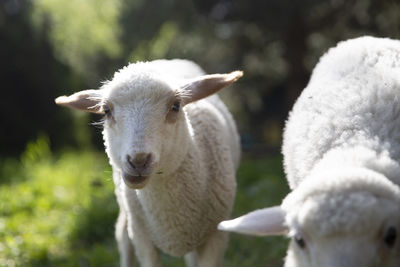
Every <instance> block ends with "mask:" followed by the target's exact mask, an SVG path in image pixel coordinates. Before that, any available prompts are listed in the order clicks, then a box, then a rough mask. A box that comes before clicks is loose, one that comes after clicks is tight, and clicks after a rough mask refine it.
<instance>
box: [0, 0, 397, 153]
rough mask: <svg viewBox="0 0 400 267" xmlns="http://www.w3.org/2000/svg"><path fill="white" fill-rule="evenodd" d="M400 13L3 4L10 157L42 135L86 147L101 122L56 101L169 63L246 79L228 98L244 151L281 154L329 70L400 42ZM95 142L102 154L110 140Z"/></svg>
mask: <svg viewBox="0 0 400 267" xmlns="http://www.w3.org/2000/svg"><path fill="white" fill-rule="evenodd" d="M399 12H400V4H399V3H398V1H394V0H382V1H374V0H325V1H319V0H269V1H265V0H252V1H247V0H216V1H214V0H190V1H187V0H168V1H166V0H152V1H144V0H109V1H100V0H87V1H80V0H71V1H62V0H35V1H31V0H3V1H1V2H0V40H2V41H1V45H0V56H1V58H2V60H1V62H0V73H1V74H2V75H3V76H2V77H4V80H2V84H3V86H4V88H6V89H5V90H4V93H3V104H2V105H1V106H0V122H1V124H2V127H3V129H4V130H2V131H0V147H1V150H0V154H1V155H10V154H13V155H18V154H19V153H21V152H22V150H23V149H24V147H25V145H26V143H27V142H28V141H29V140H34V139H35V138H37V136H39V135H40V133H46V134H47V135H48V136H49V137H50V139H51V140H53V142H52V146H53V147H55V148H62V147H64V146H74V147H80V145H81V144H82V135H79V133H80V132H81V128H82V127H86V126H80V125H82V124H84V123H85V122H87V121H88V120H96V119H94V118H91V117H90V119H88V117H86V118H84V117H83V116H76V115H74V113H71V112H69V111H66V110H64V109H61V108H57V107H55V105H54V102H53V99H54V98H55V97H57V96H59V95H63V94H70V93H72V92H74V91H78V90H82V89H87V88H99V87H100V86H101V82H103V81H105V80H108V79H111V78H112V75H113V73H114V72H115V71H116V70H118V69H119V68H121V67H123V66H124V65H126V64H128V63H129V62H135V61H137V60H143V61H146V60H153V59H158V58H187V59H190V60H193V61H195V62H197V63H199V65H200V66H202V67H203V68H204V69H205V70H206V71H207V72H208V73H216V72H228V71H231V70H234V69H242V70H244V73H245V75H244V77H243V78H242V79H240V80H239V81H238V83H236V84H235V85H234V86H233V87H232V88H227V89H225V90H223V91H222V93H221V95H222V97H223V99H224V101H225V102H226V103H227V104H228V106H229V108H230V110H232V112H233V113H234V116H235V118H236V120H237V122H238V125H239V129H240V132H241V134H242V139H243V144H244V145H245V147H246V149H252V148H254V147H255V146H259V145H263V146H268V147H275V148H276V147H279V145H280V142H281V135H282V128H283V124H284V121H285V119H286V117H287V114H288V111H289V110H290V108H291V107H292V105H293V102H294V101H295V99H296V97H297V96H298V95H299V93H300V92H301V90H302V89H303V88H304V86H305V85H306V83H307V81H308V79H309V76H310V72H311V70H312V68H313V67H314V66H315V64H316V63H317V61H318V58H319V57H320V56H321V55H322V54H323V53H324V52H325V51H326V50H327V49H328V48H329V47H331V46H333V45H335V44H336V43H337V42H338V41H341V40H344V39H348V38H353V37H357V36H360V35H366V34H368V35H376V36H384V37H391V38H399V36H400V27H399V26H400V17H399V16H398V15H397V14H398V13H399ZM15 107H18V108H15ZM11 110H12V112H10V111H11ZM86 116H87V115H86ZM71 120H73V121H74V123H72V124H71V122H70V121H71ZM5 129H7V131H6V130H5ZM86 138H87V139H88V140H89V143H94V144H96V145H97V146H98V147H100V144H101V137H100V135H96V134H93V133H90V134H87V135H86Z"/></svg>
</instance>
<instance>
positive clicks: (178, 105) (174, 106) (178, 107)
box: [171, 101, 181, 112]
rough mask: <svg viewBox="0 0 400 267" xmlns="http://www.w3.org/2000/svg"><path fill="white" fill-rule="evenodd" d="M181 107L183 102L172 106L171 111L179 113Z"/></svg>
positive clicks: (177, 102)
mask: <svg viewBox="0 0 400 267" xmlns="http://www.w3.org/2000/svg"><path fill="white" fill-rule="evenodd" d="M180 107H181V102H179V101H176V102H175V103H174V104H173V105H172V108H171V110H172V111H175V112H178V111H179V109H180Z"/></svg>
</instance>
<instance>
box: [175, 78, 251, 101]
mask: <svg viewBox="0 0 400 267" xmlns="http://www.w3.org/2000/svg"><path fill="white" fill-rule="evenodd" d="M242 76H243V72H242V71H234V72H231V73H226V74H210V75H203V76H200V77H198V78H195V79H193V80H191V81H189V82H188V83H187V84H185V85H184V86H182V87H181V89H180V90H181V91H183V92H182V96H183V98H184V103H185V104H188V103H190V102H193V101H196V100H199V99H202V98H205V97H207V96H210V95H212V94H214V93H216V92H218V91H219V90H221V89H222V88H224V87H226V86H228V85H231V84H232V83H234V82H236V81H237V80H238V79H239V78H240V77H242Z"/></svg>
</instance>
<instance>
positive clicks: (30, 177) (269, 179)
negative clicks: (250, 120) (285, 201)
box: [0, 137, 288, 267]
mask: <svg viewBox="0 0 400 267" xmlns="http://www.w3.org/2000/svg"><path fill="white" fill-rule="evenodd" d="M11 167H12V168H11ZM0 174H1V179H0V181H1V187H0V240H2V242H0V266H6V267H11V266H41V267H43V266H118V262H119V255H118V251H117V247H116V243H115V240H114V224H115V221H116V217H117V213H118V206H117V204H116V200H115V197H114V193H113V189H114V185H113V182H112V178H111V169H110V167H109V166H108V164H107V160H106V158H105V155H104V154H99V153H98V152H93V151H65V152H62V153H58V154H54V153H53V152H52V151H51V150H50V148H49V142H48V139H47V138H46V137H41V138H39V139H38V140H37V141H35V142H32V143H29V144H28V146H27V148H26V150H25V152H24V153H23V155H22V156H21V159H20V160H19V161H18V160H13V162H10V161H3V162H1V163H0ZM237 176H238V177H237V180H238V188H239V190H238V195H237V199H236V204H235V208H234V214H233V215H232V216H238V215H242V214H244V213H247V212H248V211H250V210H253V209H257V208H260V207H263V206H270V205H276V204H279V203H280V201H281V199H282V198H283V196H284V195H285V194H286V193H287V191H288V188H287V186H286V182H285V180H284V178H283V173H282V168H281V157H279V156H273V157H268V158H265V157H262V158H252V159H250V158H245V160H244V161H243V164H242V165H241V167H240V169H239V171H238V175H237ZM286 245H287V240H285V239H284V238H282V237H267V238H256V237H249V236H240V235H236V234H232V235H231V239H230V243H229V247H228V250H227V253H226V260H225V264H224V266H227V267H228V266H229V267H234V266H265V265H266V266H281V265H282V259H283V257H284V253H285V250H286ZM163 263H164V264H165V266H170V267H173V266H174V267H176V266H183V260H182V259H176V258H172V257H169V256H166V255H164V256H163Z"/></svg>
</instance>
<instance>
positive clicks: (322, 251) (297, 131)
mask: <svg viewBox="0 0 400 267" xmlns="http://www.w3.org/2000/svg"><path fill="white" fill-rule="evenodd" d="M283 155H284V167H285V172H286V175H287V179H288V182H289V185H290V188H291V189H292V192H291V193H290V194H289V195H288V196H287V197H286V198H285V199H284V201H283V202H282V205H281V206H277V207H271V208H266V209H262V210H258V211H255V212H252V213H249V214H247V215H244V216H242V217H239V218H237V219H234V220H231V221H225V222H222V223H221V224H220V225H219V228H220V229H222V230H227V231H236V232H241V233H247V234H254V235H271V234H285V233H288V234H289V236H290V237H291V242H290V245H289V249H288V253H287V257H286V260H285V266H286V267H294V266H296V267H328V266H329V267H335V266H337V267H339V266H340V267H345V266H346V267H349V266H351V267H353V266H357V267H373V266H392V267H395V266H397V267H398V266H400V242H399V240H398V234H399V227H400V190H399V185H400V165H399V162H400V41H396V40H391V39H380V38H373V37H362V38H357V39H352V40H348V41H345V42H341V43H339V44H338V46H337V47H335V48H332V49H330V50H329V52H327V53H326V55H324V56H323V57H322V58H321V60H320V62H319V63H318V65H317V66H316V68H315V69H314V71H313V74H312V77H311V80H310V82H309V84H308V86H307V87H306V88H305V89H304V91H303V92H302V94H301V96H300V97H299V99H298V100H297V102H296V104H295V106H294V108H293V110H292V112H291V113H290V116H289V119H288V121H287V123H286V128H285V132H284V140H283Z"/></svg>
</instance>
